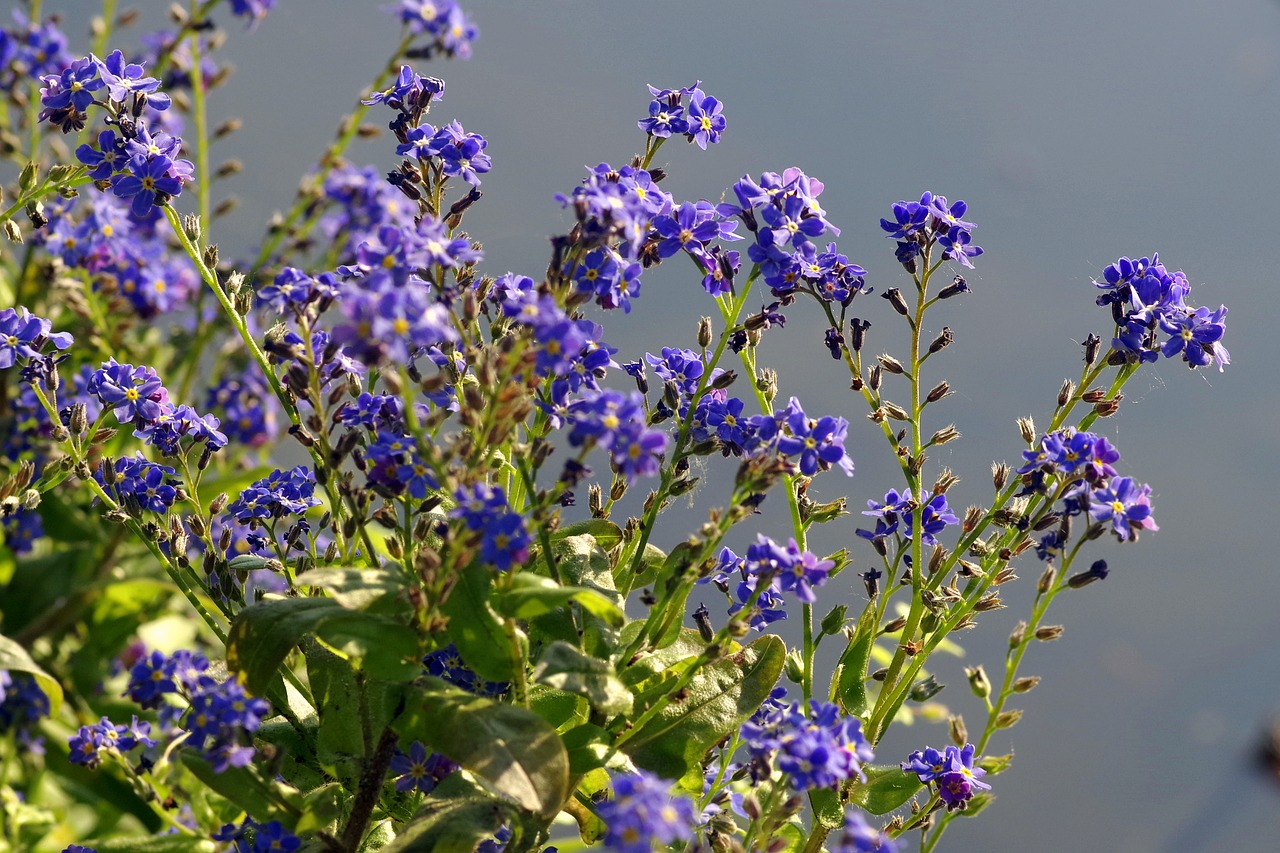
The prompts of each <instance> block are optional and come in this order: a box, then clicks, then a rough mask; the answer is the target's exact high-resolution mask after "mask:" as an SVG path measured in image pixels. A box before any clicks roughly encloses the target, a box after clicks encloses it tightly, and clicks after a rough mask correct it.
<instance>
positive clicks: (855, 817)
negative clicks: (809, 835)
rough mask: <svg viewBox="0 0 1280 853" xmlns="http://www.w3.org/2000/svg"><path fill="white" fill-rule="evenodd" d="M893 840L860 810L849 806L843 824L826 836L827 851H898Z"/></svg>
mask: <svg viewBox="0 0 1280 853" xmlns="http://www.w3.org/2000/svg"><path fill="white" fill-rule="evenodd" d="M899 849H900V848H899V845H898V842H896V841H894V840H893V839H892V838H890V837H889V836H888V834H887V833H884V832H882V831H880V830H878V829H875V828H874V827H872V826H871V824H869V823H867V818H866V815H865V814H863V813H862V811H861V810H859V809H856V808H849V809H846V810H845V813H844V825H843V826H841V827H840V829H838V830H836V831H835V832H833V833H831V835H830V836H828V837H827V850H828V851H829V853H898V851H899Z"/></svg>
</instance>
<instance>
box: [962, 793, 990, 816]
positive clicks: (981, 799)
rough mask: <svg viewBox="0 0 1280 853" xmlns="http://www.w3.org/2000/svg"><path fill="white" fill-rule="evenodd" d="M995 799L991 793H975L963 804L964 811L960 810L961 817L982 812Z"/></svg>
mask: <svg viewBox="0 0 1280 853" xmlns="http://www.w3.org/2000/svg"><path fill="white" fill-rule="evenodd" d="M995 801H996V798H995V797H993V796H992V795H991V794H977V795H976V796H974V798H973V799H971V800H969V802H968V803H966V804H965V807H964V811H962V812H960V816H961V817H977V816H978V815H980V814H982V812H983V810H985V809H986V807H987V806H989V805H991V804H992V803H994V802H995Z"/></svg>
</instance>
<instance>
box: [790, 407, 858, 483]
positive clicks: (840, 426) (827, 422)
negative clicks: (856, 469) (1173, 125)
mask: <svg viewBox="0 0 1280 853" xmlns="http://www.w3.org/2000/svg"><path fill="white" fill-rule="evenodd" d="M787 411H788V414H787V428H788V429H789V430H790V432H791V434H790V435H784V436H781V437H779V438H778V450H779V452H781V453H784V454H786V455H788V456H793V455H795V454H797V453H798V454H800V473H802V474H804V475H805V476H807V477H812V476H813V475H814V474H816V473H818V471H819V470H822V471H826V470H829V469H830V468H831V467H832V466H833V465H838V466H840V470H842V471H844V472H845V474H846V475H848V476H850V477H852V476H853V460H852V459H850V458H849V455H848V454H847V453H846V452H845V449H844V442H845V437H846V435H847V433H848V430H849V422H848V421H846V420H845V419H844V418H833V417H824V418H819V419H817V420H814V419H812V418H810V417H808V416H807V415H805V413H804V410H803V409H801V408H800V401H799V400H797V399H796V398H795V397H792V398H791V402H790V404H789V405H788V407H787Z"/></svg>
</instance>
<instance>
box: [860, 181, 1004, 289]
mask: <svg viewBox="0 0 1280 853" xmlns="http://www.w3.org/2000/svg"><path fill="white" fill-rule="evenodd" d="M968 209H969V206H968V205H967V204H965V203H964V202H963V201H960V200H957V201H956V202H955V203H954V204H948V203H947V197H946V196H942V195H934V194H933V193H931V192H925V193H923V194H922V195H921V196H920V200H919V201H898V202H896V203H895V204H894V205H893V219H892V220H889V219H881V220H880V227H881V228H883V229H884V230H885V231H887V232H889V234H888V236H889V238H890V239H893V240H897V241H898V250H897V253H896V254H897V257H898V262H899V263H900V264H902V266H903V267H904V268H905V269H906V271H907V272H909V273H912V274H914V273H915V272H916V268H917V262H916V259H917V258H918V257H919V256H920V254H921V253H922V252H923V250H924V249H925V248H926V247H928V246H930V245H933V244H934V243H935V242H936V243H938V244H940V245H941V246H942V247H943V249H944V252H943V257H945V258H947V259H948V260H952V261H955V262H956V263H958V264H961V265H962V266H966V267H968V268H969V269H973V261H972V260H971V259H972V258H976V257H978V256H979V255H981V254H982V247H981V246H976V245H973V235H972V231H973V228H974V225H973V223H972V222H966V221H965V220H964V219H963V218H962V217H964V215H965V213H966V212H967V211H968Z"/></svg>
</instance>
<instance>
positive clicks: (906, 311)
mask: <svg viewBox="0 0 1280 853" xmlns="http://www.w3.org/2000/svg"><path fill="white" fill-rule="evenodd" d="M880 295H881V296H882V297H883V298H885V299H887V300H889V304H890V305H892V306H893V310H894V311H897V312H898V313H899V314H901V315H902V316H903V317H907V316H910V314H911V309H910V308H909V307H908V306H907V300H905V299H903V298H902V293H901V292H900V291H899V290H898V288H896V287H890V288H889V289H888V290H886V291H885V292H884V293H881V294H880Z"/></svg>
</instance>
